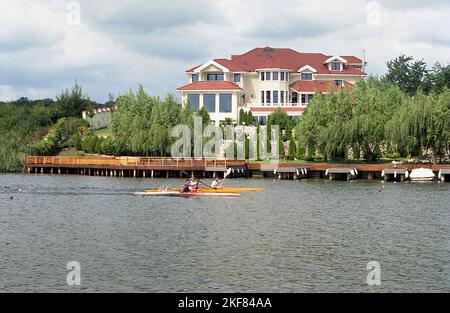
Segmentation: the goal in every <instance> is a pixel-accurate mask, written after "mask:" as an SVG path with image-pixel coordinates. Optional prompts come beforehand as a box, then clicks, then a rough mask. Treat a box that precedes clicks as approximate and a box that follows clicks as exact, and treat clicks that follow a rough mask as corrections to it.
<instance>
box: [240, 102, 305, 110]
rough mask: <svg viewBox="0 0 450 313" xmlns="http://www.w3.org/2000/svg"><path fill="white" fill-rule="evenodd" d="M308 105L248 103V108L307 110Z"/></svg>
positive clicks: (245, 105)
mask: <svg viewBox="0 0 450 313" xmlns="http://www.w3.org/2000/svg"><path fill="white" fill-rule="evenodd" d="M307 106H308V103H276V104H273V103H246V104H244V107H246V108H275V109H276V108H303V109H305V108H306V107H307Z"/></svg>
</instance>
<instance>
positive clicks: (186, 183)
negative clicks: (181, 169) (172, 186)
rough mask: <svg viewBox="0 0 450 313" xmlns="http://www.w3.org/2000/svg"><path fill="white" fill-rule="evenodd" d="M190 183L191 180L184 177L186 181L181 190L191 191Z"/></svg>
mask: <svg viewBox="0 0 450 313" xmlns="http://www.w3.org/2000/svg"><path fill="white" fill-rule="evenodd" d="M190 185H191V180H190V179H186V181H185V182H184V184H183V188H182V189H181V192H189V191H191V189H190Z"/></svg>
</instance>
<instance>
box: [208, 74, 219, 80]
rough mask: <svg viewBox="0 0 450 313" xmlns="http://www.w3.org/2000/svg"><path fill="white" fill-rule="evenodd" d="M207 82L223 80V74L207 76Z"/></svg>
mask: <svg viewBox="0 0 450 313" xmlns="http://www.w3.org/2000/svg"><path fill="white" fill-rule="evenodd" d="M206 80H223V74H222V73H221V74H207V75H206Z"/></svg>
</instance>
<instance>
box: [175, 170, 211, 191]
mask: <svg viewBox="0 0 450 313" xmlns="http://www.w3.org/2000/svg"><path fill="white" fill-rule="evenodd" d="M181 172H182V173H183V174H185V175H187V176H188V177H191V175H189V173H188V172H186V171H184V170H182V171H181ZM195 178H196V179H197V180H198V182H199V183H201V184H203V185H205V186H207V187H209V188H211V189H214V188H213V187H211V186H210V185H208V184H206V183H204V182H202V181H201V180H200V179H199V178H197V177H195Z"/></svg>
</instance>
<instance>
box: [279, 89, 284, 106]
mask: <svg viewBox="0 0 450 313" xmlns="http://www.w3.org/2000/svg"><path fill="white" fill-rule="evenodd" d="M280 103H284V91H283V90H281V91H280Z"/></svg>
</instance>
